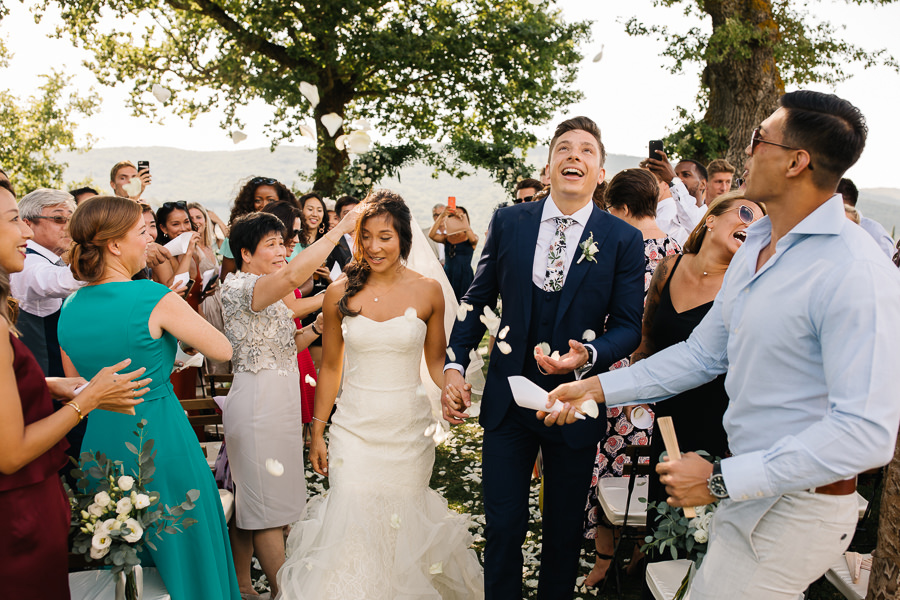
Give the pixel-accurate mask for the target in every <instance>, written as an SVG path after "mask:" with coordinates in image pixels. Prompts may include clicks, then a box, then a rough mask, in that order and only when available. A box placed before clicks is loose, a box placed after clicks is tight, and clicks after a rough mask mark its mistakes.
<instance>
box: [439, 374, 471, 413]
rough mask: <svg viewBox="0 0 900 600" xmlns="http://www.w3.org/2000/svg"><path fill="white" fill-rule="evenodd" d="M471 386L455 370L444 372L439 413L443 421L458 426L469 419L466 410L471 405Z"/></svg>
mask: <svg viewBox="0 0 900 600" xmlns="http://www.w3.org/2000/svg"><path fill="white" fill-rule="evenodd" d="M471 390H472V386H471V385H470V384H468V383H466V380H465V378H463V376H462V374H461V373H460V372H459V371H457V370H456V369H452V368H451V369H447V370H446V371H444V390H443V393H442V394H441V412H442V414H443V417H444V419H445V420H446V421H447V422H448V423H450V424H452V425H459V424H460V423H462V422H464V421H465V420H466V419H468V418H469V415H468V414H466V412H465V411H466V410H467V409H468V408H469V407H470V406H471V405H472V392H471Z"/></svg>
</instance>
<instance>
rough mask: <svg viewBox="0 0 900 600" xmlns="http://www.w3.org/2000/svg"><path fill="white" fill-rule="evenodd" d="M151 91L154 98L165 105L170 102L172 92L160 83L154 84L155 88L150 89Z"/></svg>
mask: <svg viewBox="0 0 900 600" xmlns="http://www.w3.org/2000/svg"><path fill="white" fill-rule="evenodd" d="M150 91H151V92H152V93H153V97H154V98H156V99H157V100H159V101H160V102H162V103H163V104H165V103H166V102H168V101H169V98H171V97H172V92H170V91H169V90H168V89H166V88H164V87H163V86H161V85H159V84H158V83H154V84H153V87H152V88H150Z"/></svg>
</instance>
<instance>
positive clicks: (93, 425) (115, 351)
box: [59, 280, 240, 600]
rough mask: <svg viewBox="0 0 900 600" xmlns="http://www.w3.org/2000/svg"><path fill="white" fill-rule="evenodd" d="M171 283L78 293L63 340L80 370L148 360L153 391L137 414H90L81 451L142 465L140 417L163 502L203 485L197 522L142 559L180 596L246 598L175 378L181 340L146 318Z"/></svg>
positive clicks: (63, 320) (190, 599)
mask: <svg viewBox="0 0 900 600" xmlns="http://www.w3.org/2000/svg"><path fill="white" fill-rule="evenodd" d="M169 291H170V290H169V289H168V288H167V287H165V286H163V285H160V284H158V283H154V282H152V281H148V280H140V281H128V282H113V283H105V284H101V285H94V286H86V287H83V288H81V289H80V290H78V291H77V292H75V293H74V294H72V295H71V296H70V297H69V298H68V299H67V300H66V302H65V304H64V305H63V308H62V314H61V315H60V319H59V342H60V346H62V348H63V349H64V350H65V352H66V354H68V355H69V357H70V358H71V359H72V362H73V363H74V364H75V368H76V369H78V373H79V374H80V375H81V376H82V377H84V378H86V379H90V378H92V377H93V376H94V375H96V374H97V372H98V371H99V370H100V369H102V368H103V367H106V366H109V365H113V364H116V363H118V362H120V361H122V360H124V359H126V358H130V359H131V365H129V366H128V367H127V368H126V370H125V372H130V371H133V370H135V369H137V368H139V367H146V368H147V371H146V373H144V376H143V377H144V378H146V377H151V378H152V379H153V382H152V383H151V384H150V391H149V392H147V393H146V394H145V395H144V396H143V400H144V402H143V403H141V404H139V405H138V406H137V407H135V412H136V415H135V416H131V415H123V414H119V413H112V412H107V411H104V410H97V411H94V412H92V413H91V418H90V419H89V421H88V427H87V432H86V434H85V436H84V442H83V443H82V447H81V449H82V451H98V450H99V451H101V452H103V453H104V454H106V455H107V456H108V457H109V458H111V459H114V460H121V461H123V462H124V465H125V473H126V474H130V473H131V470H132V468H136V461H135V456H134V455H133V454H132V453H131V452H129V451H128V449H127V448H126V447H125V442H126V441H130V442H132V443H133V442H134V441H135V439H136V438H135V437H134V434H133V433H132V431H134V430H135V429H136V425H137V423H138V422H139V421H140V420H141V419H146V420H147V425H146V427H145V428H144V431H145V432H146V434H147V436H148V437H150V438H152V439H153V440H154V450H155V451H156V459H155V464H156V473H155V474H154V476H153V481H152V482H151V483H150V486H149V488H150V490H155V491H158V492H159V494H160V502H161V503H162V504H164V505H166V504H167V505H169V506H174V505H176V504H179V503H181V502H183V501H184V498H185V494H186V493H187V491H188V490H190V489H197V490H200V498H199V499H198V500H197V502H196V507H195V508H194V509H193V510H191V511H190V512H188V513H187V516H190V517H193V518H195V519H197V521H198V522H197V523H196V524H194V525H193V526H191V527H189V528H187V529H185V530H184V531H182V532H181V533H176V534H174V535H167V534H163V536H162V540H159V539H156V538H155V537H154V540H153V541H154V544H155V545H156V547H157V548H158V550H156V551H153V550H151V549H150V548H145V552H144V554H143V555H142V556H141V561H142V563H143V564H144V565H145V566H147V565H155V566H156V567H157V568H158V569H159V572H160V575H161V576H162V579H163V582H164V583H165V584H166V588H167V589H168V591H169V594H170V595H171V597H172V599H173V600H203V599H208V600H223V599H234V600H239V599H240V592H239V590H238V584H237V577H236V576H235V571H234V561H233V560H232V557H231V544H230V543H229V541H228V527H227V525H226V523H225V516H224V514H223V512H222V504H221V501H220V499H219V491H218V489H217V488H216V482H215V480H214V479H213V476H212V473H211V472H210V469H209V465H208V464H207V462H206V458H205V457H204V456H203V451H202V450H201V448H200V445H199V443H198V442H197V436H196V435H195V434H194V431H193V430H192V429H191V427H190V425H189V424H188V420H187V417H186V416H185V414H184V410H182V408H181V405H180V404H179V403H178V398H176V397H175V394H174V392H173V391H172V384H171V383H169V374H170V372H171V370H172V365H173V364H174V361H175V344H176V339H175V338H174V337H173V336H172V335H171V334H169V333H168V332H165V333H163V336H162V337H161V338H159V339H153V337H151V335H150V331H149V328H148V325H147V323H148V322H149V320H150V313H151V312H153V309H154V308H155V307H156V305H157V303H159V301H160V300H161V299H162V297H163V296H165V295H166V294H167V293H169Z"/></svg>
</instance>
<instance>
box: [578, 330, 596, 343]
mask: <svg viewBox="0 0 900 600" xmlns="http://www.w3.org/2000/svg"><path fill="white" fill-rule="evenodd" d="M581 339H583V340H584V341H586V342H593V341H594V340H596V339H597V334H596V333H594V330H593V329H585V330H584V333H582V334H581Z"/></svg>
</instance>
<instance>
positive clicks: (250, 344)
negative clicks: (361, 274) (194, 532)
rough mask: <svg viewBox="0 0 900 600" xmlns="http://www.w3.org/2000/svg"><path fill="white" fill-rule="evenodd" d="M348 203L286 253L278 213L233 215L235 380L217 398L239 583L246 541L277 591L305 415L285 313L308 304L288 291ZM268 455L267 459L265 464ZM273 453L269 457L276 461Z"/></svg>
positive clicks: (299, 479)
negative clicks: (324, 229)
mask: <svg viewBox="0 0 900 600" xmlns="http://www.w3.org/2000/svg"><path fill="white" fill-rule="evenodd" d="M355 221H356V213H351V216H348V218H346V219H344V220H343V221H341V223H340V224H338V226H337V227H336V228H335V231H333V232H330V233H329V234H328V236H323V237H324V238H325V239H320V240H319V241H317V242H316V243H314V244H312V245H311V246H310V247H309V248H307V249H306V250H304V251H303V253H301V254H300V255H299V256H297V257H296V258H294V259H293V260H292V261H291V262H290V263H285V247H284V233H285V228H284V225H283V224H282V222H281V220H280V219H278V218H277V217H275V216H274V215H271V214H268V213H259V212H257V213H253V214H250V215H244V216H242V217H239V218H238V219H237V220H236V221H234V222H233V223H232V224H231V232H230V233H231V237H230V241H231V248H232V251H233V253H234V258H235V263H236V265H237V268H238V271H237V272H235V273H233V274H231V275H229V276H228V277H227V278H226V279H225V282H224V283H223V284H222V305H223V307H224V314H225V334H226V335H227V336H228V339H229V340H230V341H231V343H232V345H233V346H234V356H233V358H232V363H233V365H234V382H233V384H232V386H231V390H230V391H229V393H228V399H227V401H226V404H225V411H224V423H225V443H226V444H227V445H228V460H229V464H230V466H231V474H232V478H233V480H234V487H235V519H236V524H237V528H236V530H235V531H234V532H233V537H232V540H233V543H234V547H235V566H236V568H237V571H238V577H239V580H240V585H241V588H242V591H243V592H245V593H250V594H252V593H253V592H252V587H249V586H250V560H251V555H250V554H251V548H252V549H253V550H255V552H256V556H257V557H258V558H259V562H260V564H261V565H262V568H263V571H264V572H265V574H266V576H267V577H268V579H269V583H270V585H271V586H272V592H273V594H272V595H273V596H275V595H276V594H277V591H278V590H277V586H276V574H277V572H278V569H279V567H281V564H282V562H284V536H283V534H282V527H284V526H285V525H290V524H291V523H293V522H294V521H297V520H298V519H299V518H300V516H301V514H302V513H303V510H304V506H305V499H306V482H305V479H304V475H303V434H302V429H303V424H302V415H301V408H300V388H299V384H300V381H299V374H298V371H297V343H296V341H295V339H296V337H295V336H298V335H300V336H303V335H305V334H306V333H307V332H298V331H297V330H296V328H295V326H294V322H293V318H294V317H295V316H297V315H298V314H302V313H303V312H304V311H305V310H306V306H305V305H304V300H303V299H297V298H295V297H294V294H293V291H294V290H295V289H297V288H298V287H299V286H300V284H302V283H303V282H304V281H306V280H307V279H309V277H310V276H311V275H312V274H313V272H314V271H315V270H316V268H317V267H318V266H319V265H320V264H322V262H324V260H325V259H326V258H327V257H328V255H329V254H330V253H331V251H332V250H334V247H335V246H336V245H337V242H338V240H339V239H340V236H341V235H343V234H344V233H347V232H349V231H351V230H352V229H353V226H354V225H355ZM267 461H270V462H269V467H271V468H268V469H267V465H266V463H267ZM271 461H277V462H278V463H279V465H278V466H274V464H275V463H274V462H271Z"/></svg>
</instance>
